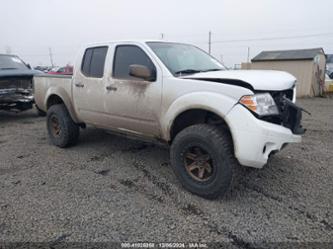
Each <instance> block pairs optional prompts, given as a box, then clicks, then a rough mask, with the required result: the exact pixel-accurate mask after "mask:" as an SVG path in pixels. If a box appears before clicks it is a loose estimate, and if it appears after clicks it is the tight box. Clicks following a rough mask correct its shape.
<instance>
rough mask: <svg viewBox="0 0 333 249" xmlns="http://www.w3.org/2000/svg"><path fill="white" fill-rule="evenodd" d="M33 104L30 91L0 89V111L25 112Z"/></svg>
mask: <svg viewBox="0 0 333 249" xmlns="http://www.w3.org/2000/svg"><path fill="white" fill-rule="evenodd" d="M33 104H34V97H33V91H32V89H20V88H13V89H0V110H6V111H9V110H14V111H15V110H16V111H25V110H28V109H31V108H32V107H33Z"/></svg>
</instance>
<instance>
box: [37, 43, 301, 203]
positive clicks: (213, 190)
mask: <svg viewBox="0 0 333 249" xmlns="http://www.w3.org/2000/svg"><path fill="white" fill-rule="evenodd" d="M78 58H79V59H78V61H77V62H76V66H75V71H74V76H73V77H67V76H53V77H52V76H38V77H35V80H34V82H35V97H36V103H37V104H38V106H39V107H40V108H41V109H42V110H43V111H47V127H48V132H49V137H50V139H51V141H52V142H53V144H55V145H57V146H59V147H67V146H70V145H73V144H75V143H76V142H77V141H78V138H79V131H80V130H79V129H80V127H85V126H86V125H93V126H96V127H98V128H103V129H108V130H113V131H117V132H123V133H124V132H125V133H130V134H134V135H136V136H142V137H150V138H154V139H159V140H163V141H165V142H166V143H169V144H170V145H171V147H170V157H171V164H172V166H173V169H174V171H175V174H176V175H177V176H178V178H179V179H180V182H181V183H182V184H183V186H184V187H185V188H186V189H188V190H189V191H191V192H193V193H195V194H197V195H200V196H203V197H205V198H216V197H217V196H219V195H223V194H224V193H225V192H226V191H227V189H228V187H229V185H230V182H231V179H232V174H233V169H234V168H235V167H237V165H238V163H240V164H242V165H244V166H249V167H255V168H261V167H263V166H264V165H265V164H266V163H267V160H268V157H269V156H270V155H271V154H272V153H275V152H277V151H279V150H281V149H282V148H283V147H284V146H285V145H286V144H288V143H295V142H300V141H301V135H302V134H303V133H304V129H303V128H302V127H301V124H300V121H301V116H302V113H301V112H302V110H301V109H300V108H299V107H297V106H296V105H295V104H294V102H295V100H296V97H295V96H296V92H295V84H296V79H295V78H294V77H293V76H291V75H290V74H288V73H284V72H277V71H225V70H224V67H223V66H222V65H221V64H220V63H219V62H218V61H216V60H215V59H214V58H212V57H211V56H209V55H208V54H206V53H205V52H204V51H202V50H200V49H198V48H196V47H194V46H192V45H187V44H179V43H168V42H109V43H100V44H94V45H91V46H88V47H86V48H84V49H82V51H81V52H80V56H78Z"/></svg>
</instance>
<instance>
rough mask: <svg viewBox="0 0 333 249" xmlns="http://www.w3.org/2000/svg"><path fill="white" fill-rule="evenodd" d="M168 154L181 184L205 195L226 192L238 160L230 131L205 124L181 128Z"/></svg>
mask: <svg viewBox="0 0 333 249" xmlns="http://www.w3.org/2000/svg"><path fill="white" fill-rule="evenodd" d="M170 157H171V164H172V166H173V169H174V171H175V174H176V175H177V176H178V178H179V180H180V181H181V183H182V185H183V186H184V188H186V189H187V190H189V191H190V192H192V193H194V194H197V195H199V196H202V197H204V198H207V199H215V198H217V197H219V196H223V195H224V194H225V193H226V192H227V190H228V188H229V186H230V184H231V180H232V171H233V168H234V167H236V166H237V164H238V163H237V160H236V159H235V157H234V153H233V144H232V140H231V136H230V134H229V133H228V132H226V131H223V130H221V129H219V128H218V127H216V126H212V125H208V124H199V125H194V126H190V127H188V128H186V129H184V130H183V131H181V132H180V133H179V134H178V135H177V136H176V138H175V139H174V141H173V143H172V145H171V150H170Z"/></svg>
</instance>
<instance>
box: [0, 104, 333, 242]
mask: <svg viewBox="0 0 333 249" xmlns="http://www.w3.org/2000/svg"><path fill="white" fill-rule="evenodd" d="M299 103H300V104H301V105H302V106H303V107H305V108H306V109H308V110H309V111H310V112H312V114H313V115H312V116H311V117H310V116H305V118H304V124H305V126H306V127H307V128H308V132H307V134H306V135H305V137H304V142H303V143H302V144H297V145H291V146H289V147H287V148H286V149H285V150H284V151H283V152H281V153H280V154H277V155H276V156H275V157H274V158H273V159H272V161H271V163H270V165H268V166H267V167H266V168H264V169H262V170H253V169H247V170H243V171H244V172H241V174H242V177H243V180H242V181H241V183H240V185H238V186H237V187H236V188H234V189H233V191H232V192H231V193H230V194H229V195H228V196H227V197H225V198H224V199H222V200H217V201H207V200H204V199H201V198H199V197H197V196H193V195H192V194H190V193H188V192H187V191H185V190H183V189H182V188H181V186H180V184H179V183H178V182H177V180H176V178H175V176H174V175H173V173H172V171H171V168H170V167H169V158H168V150H167V149H166V148H161V147H159V146H156V145H150V144H148V143H144V142H140V141H135V140H129V139H126V138H124V137H121V136H115V135H109V134H107V133H105V132H103V131H101V130H96V129H93V128H88V129H86V130H84V131H82V133H81V137H80V142H79V144H78V145H77V146H75V147H73V148H70V149H66V150H63V149H59V148H56V147H54V146H52V145H50V143H49V142H48V139H47V133H46V128H45V119H44V118H40V117H37V116H36V114H35V112H34V111H29V112H25V113H21V114H9V113H4V112H1V113H0V189H1V190H0V241H1V240H3V241H54V240H56V241H159V242H161V241H173V242H174V241H230V242H232V245H233V246H234V247H235V248H245V247H246V246H247V244H246V242H251V241H252V242H253V241H270V242H281V241H284V242H285V241H291V242H299V241H303V242H304V241H305V242H310V241H311V242H313V241H316V242H324V241H326V242H328V241H332V238H333V180H332V179H333V100H332V99H331V100H328V99H307V100H301V101H299Z"/></svg>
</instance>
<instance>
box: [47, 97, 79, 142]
mask: <svg viewBox="0 0 333 249" xmlns="http://www.w3.org/2000/svg"><path fill="white" fill-rule="evenodd" d="M52 119H57V120H58V123H59V127H60V130H61V131H60V132H59V135H54V133H53V132H52V129H53V128H52ZM47 130H48V134H49V138H50V140H51V142H52V143H53V144H54V145H56V146H58V147H60V148H66V147H69V146H72V145H75V144H76V143H77V141H78V138H79V135H80V127H79V126H78V125H77V124H75V123H74V121H73V119H72V118H71V116H70V114H69V113H68V111H67V108H66V106H65V105H64V104H58V105H53V106H51V107H50V108H49V109H48V111H47Z"/></svg>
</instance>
